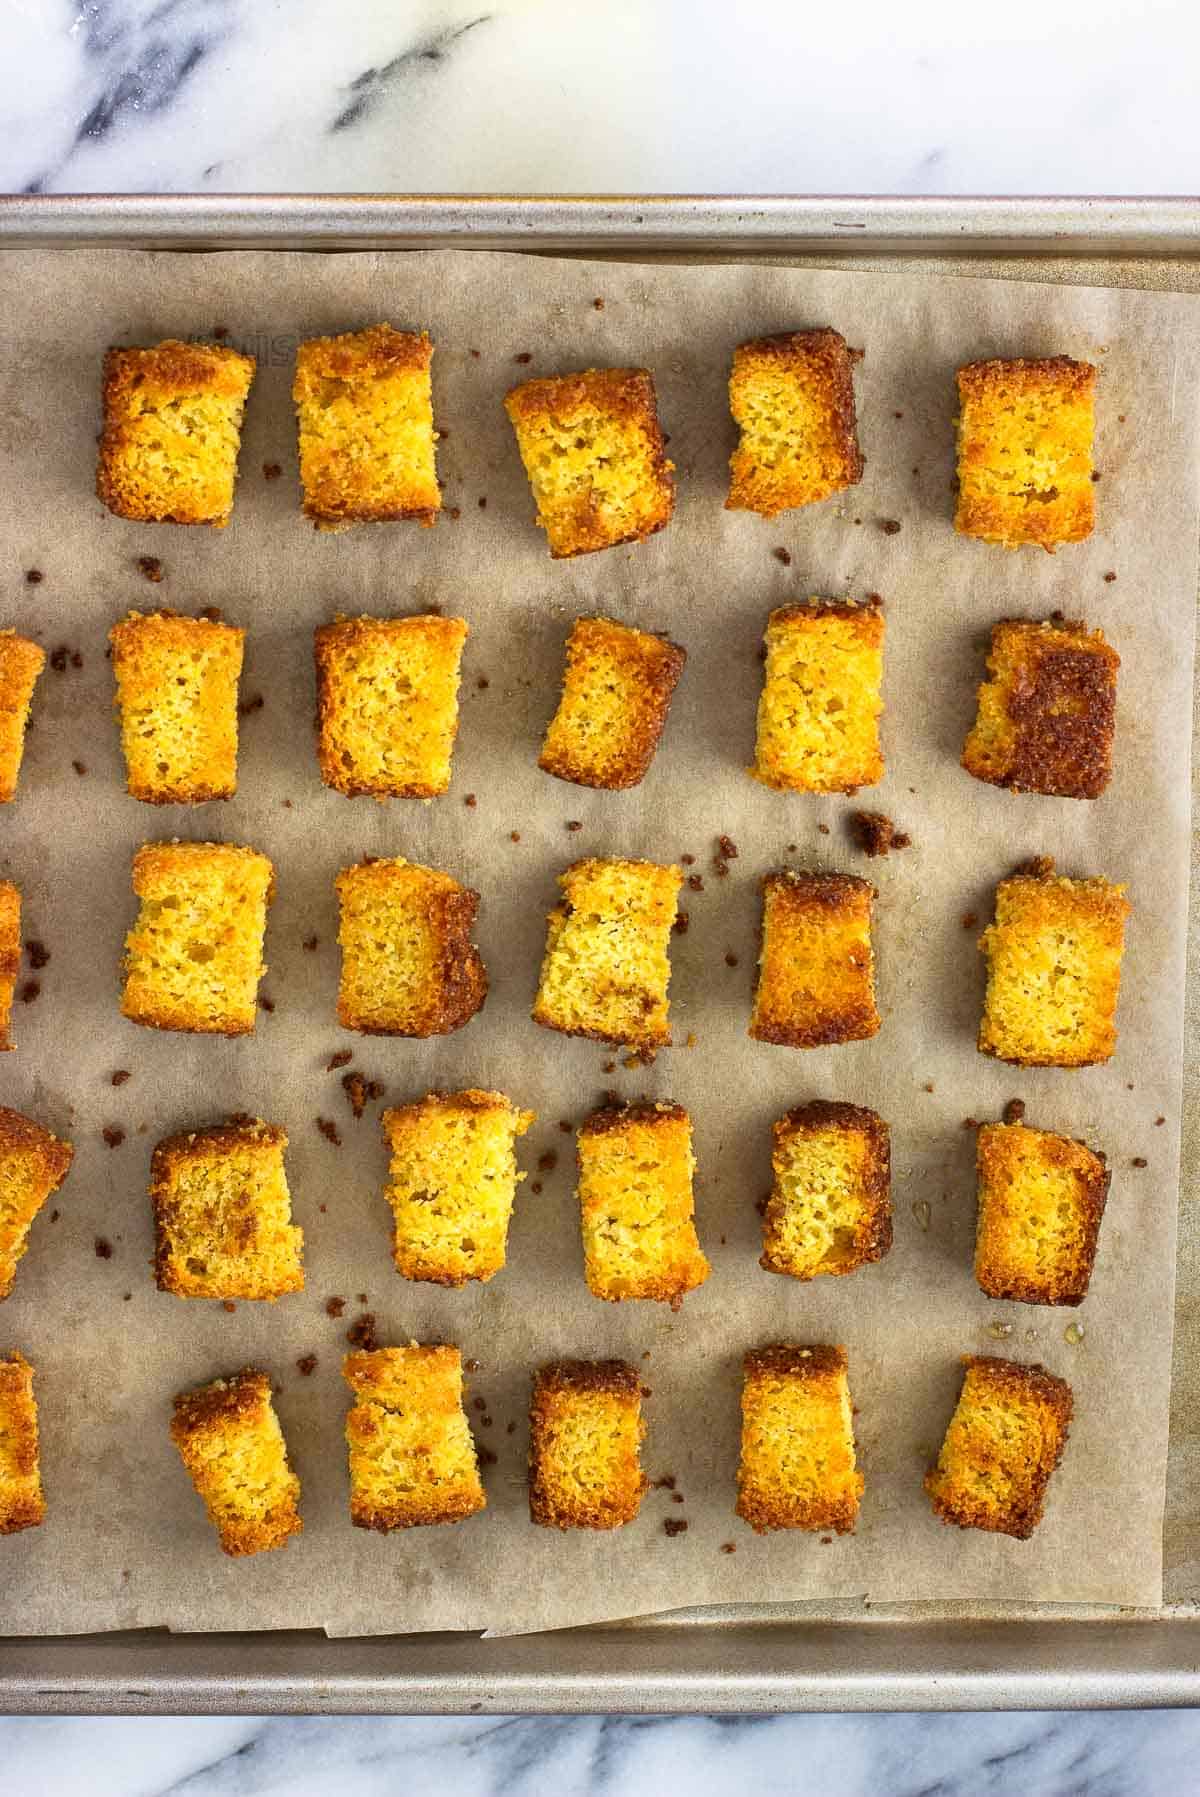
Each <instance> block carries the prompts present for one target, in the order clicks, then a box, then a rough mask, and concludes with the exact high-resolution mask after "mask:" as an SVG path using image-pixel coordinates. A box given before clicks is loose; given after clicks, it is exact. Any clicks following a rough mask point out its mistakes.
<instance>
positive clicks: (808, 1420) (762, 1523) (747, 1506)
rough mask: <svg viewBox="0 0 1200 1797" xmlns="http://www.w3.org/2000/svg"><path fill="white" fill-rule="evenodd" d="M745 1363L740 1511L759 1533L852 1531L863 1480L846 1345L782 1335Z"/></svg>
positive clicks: (757, 1349)
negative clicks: (805, 1343) (805, 1342)
mask: <svg viewBox="0 0 1200 1797" xmlns="http://www.w3.org/2000/svg"><path fill="white" fill-rule="evenodd" d="M742 1369H743V1382H742V1455H741V1459H740V1461H739V1463H738V1473H737V1488H738V1494H737V1505H736V1511H737V1514H738V1515H739V1516H740V1517H741V1519H742V1521H743V1522H748V1523H749V1524H750V1527H751V1528H752V1529H753V1530H754V1531H755V1532H756V1533H757V1534H759V1535H765V1534H767V1533H768V1532H769V1531H770V1530H772V1529H812V1530H817V1529H819V1530H821V1531H828V1530H832V1532H833V1533H834V1534H836V1535H845V1534H848V1533H850V1532H852V1531H853V1528H854V1525H855V1523H856V1521H857V1520H858V1500H859V1498H860V1497H861V1496H862V1489H863V1479H862V1474H861V1473H860V1472H859V1471H858V1467H857V1464H856V1462H855V1458H854V1412H853V1406H852V1405H851V1402H850V1382H849V1379H848V1377H847V1373H846V1350H845V1349H844V1348H837V1347H826V1346H818V1347H809V1348H801V1347H797V1346H795V1345H794V1344H793V1343H790V1342H775V1343H772V1344H771V1345H770V1346H769V1347H764V1348H752V1349H751V1350H750V1352H749V1353H748V1354H747V1355H746V1357H745V1359H744V1361H743V1362H742Z"/></svg>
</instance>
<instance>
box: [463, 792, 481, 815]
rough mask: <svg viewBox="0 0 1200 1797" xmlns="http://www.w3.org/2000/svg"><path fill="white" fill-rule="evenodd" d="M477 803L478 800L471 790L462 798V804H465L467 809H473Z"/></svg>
mask: <svg viewBox="0 0 1200 1797" xmlns="http://www.w3.org/2000/svg"><path fill="white" fill-rule="evenodd" d="M478 803H479V800H478V799H477V798H476V797H475V794H474V793H473V792H469V793H468V794H467V796H466V798H465V799H464V800H463V804H464V805H465V806H466V808H467V810H468V811H474V809H475V807H476V805H478Z"/></svg>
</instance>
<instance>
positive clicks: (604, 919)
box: [533, 857, 683, 1049]
mask: <svg viewBox="0 0 1200 1797" xmlns="http://www.w3.org/2000/svg"><path fill="white" fill-rule="evenodd" d="M558 883H559V886H560V887H561V888H562V898H561V899H560V900H559V902H558V904H557V905H556V906H555V908H554V910H553V911H551V912H550V913H549V916H548V918H547V920H546V922H547V929H546V953H545V956H544V958H543V961H542V972H541V979H540V981H539V983H538V991H537V998H536V1000H535V1001H534V1006H533V1021H534V1022H535V1023H540V1024H541V1025H542V1027H543V1029H548V1030H560V1031H561V1032H562V1033H563V1035H565V1036H591V1037H594V1038H595V1039H596V1040H597V1041H600V1042H625V1043H628V1044H629V1045H630V1046H631V1047H633V1048H642V1049H651V1048H663V1047H665V1046H666V1045H667V1044H669V1042H670V1040H671V1032H670V1030H669V1028H668V1026H667V1003H668V1001H667V987H668V985H669V983H670V979H671V963H670V960H669V959H668V955H667V948H668V944H669V943H670V940H671V928H672V926H673V924H674V922H675V898H676V895H677V893H678V891H679V888H680V886H681V885H682V883H683V875H682V873H681V872H680V870H679V868H677V867H659V866H658V865H657V863H655V862H653V861H625V860H621V859H619V858H617V857H614V858H612V859H611V860H596V859H589V860H585V861H575V862H573V863H572V865H571V866H570V867H568V868H566V869H564V871H563V872H562V873H561V874H559V876H558Z"/></svg>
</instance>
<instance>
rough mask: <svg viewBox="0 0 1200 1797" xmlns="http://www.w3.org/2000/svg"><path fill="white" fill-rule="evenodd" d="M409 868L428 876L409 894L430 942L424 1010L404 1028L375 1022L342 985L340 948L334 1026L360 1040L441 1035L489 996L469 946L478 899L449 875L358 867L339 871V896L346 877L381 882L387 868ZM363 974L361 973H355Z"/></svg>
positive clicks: (432, 870) (369, 864)
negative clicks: (368, 877) (376, 877)
mask: <svg viewBox="0 0 1200 1797" xmlns="http://www.w3.org/2000/svg"><path fill="white" fill-rule="evenodd" d="M398 865H403V866H404V867H413V868H414V869H415V871H416V872H417V873H419V874H426V875H428V876H429V878H428V880H427V881H426V883H425V885H424V888H423V890H421V892H420V893H419V894H418V893H416V892H414V893H413V894H411V895H410V899H411V902H412V904H413V905H414V906H417V907H418V908H419V910H420V913H421V916H422V918H423V919H424V921H425V922H426V923H427V924H428V927H429V931H430V935H431V937H432V939H433V945H434V946H433V953H432V956H431V959H430V961H429V966H428V979H427V987H428V991H427V997H426V999H425V1000H424V1003H423V1009H421V1008H419V1007H414V1014H413V1015H412V1016H411V1017H410V1018H409V1019H408V1020H406V1021H405V1022H404V1023H383V1022H379V1021H375V1020H373V1019H372V1018H371V1016H370V1014H369V1013H367V1012H366V1011H365V1010H363V1009H362V1008H361V1007H360V1006H358V1005H356V1004H355V1002H354V999H353V996H352V994H351V992H350V991H349V990H348V987H347V981H348V979H349V977H350V974H351V971H352V970H351V969H349V968H348V967H347V956H346V953H345V944H344V943H343V957H342V980H341V984H340V986H339V991H338V1022H339V1023H340V1024H341V1025H342V1027H343V1029H349V1030H356V1031H357V1032H358V1034H359V1035H362V1036H405V1037H415V1038H420V1039H424V1038H425V1037H428V1036H446V1035H449V1034H450V1033H451V1032H452V1031H454V1030H457V1029H461V1028H462V1027H463V1025H464V1024H465V1023H469V1022H470V1020H471V1018H472V1017H474V1015H475V1013H476V1012H477V1011H478V1010H480V1008H481V1007H482V1005H483V1002H484V1000H485V999H486V997H487V994H488V974H487V969H486V967H485V966H484V964H483V958H482V956H481V955H480V953H479V950H478V949H477V948H476V946H475V944H474V943H473V942H472V941H471V930H472V928H473V927H474V924H475V919H476V916H477V915H478V912H479V894H478V892H476V891H475V890H474V889H473V888H472V887H470V886H460V885H459V883H458V881H457V880H455V879H453V878H452V876H451V875H449V874H445V873H442V872H441V871H440V870H439V869H435V868H420V867H416V864H415V863H402V864H401V863H386V862H360V863H359V864H358V865H357V866H356V867H353V868H344V869H343V870H342V872H341V874H339V876H338V882H337V884H338V889H339V893H342V892H344V890H345V888H344V885H343V882H345V880H346V877H347V875H353V874H360V873H364V872H366V873H368V874H370V873H371V872H372V871H376V872H378V873H379V874H380V877H383V876H384V875H385V873H386V869H387V868H388V867H389V866H398ZM354 971H363V970H357V969H356V970H354Z"/></svg>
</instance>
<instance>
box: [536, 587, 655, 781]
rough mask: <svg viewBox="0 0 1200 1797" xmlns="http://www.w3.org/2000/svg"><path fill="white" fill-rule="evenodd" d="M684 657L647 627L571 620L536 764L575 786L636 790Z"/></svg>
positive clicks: (651, 759)
mask: <svg viewBox="0 0 1200 1797" xmlns="http://www.w3.org/2000/svg"><path fill="white" fill-rule="evenodd" d="M686 660H687V654H686V651H685V650H683V649H681V648H680V647H679V644H678V643H672V642H669V641H668V640H667V638H666V637H662V636H654V635H652V634H651V632H650V631H648V630H633V629H631V628H630V627H629V625H627V624H617V623H614V621H613V620H612V618H577V619H576V621H575V623H574V624H573V625H572V627H571V634H570V636H569V637H568V638H567V665H566V670H565V672H564V674H563V684H562V697H561V698H560V700H559V702H558V710H557V711H556V712H555V714H554V716H553V717H552V718H551V720H550V724H549V726H548V728H547V730H546V738H545V741H544V742H543V744H542V752H541V755H540V756H539V757H538V766H539V767H540V768H542V769H544V771H545V772H546V773H547V774H553V775H554V776H555V778H556V779H558V780H570V781H573V782H574V784H575V785H576V786H597V787H603V788H605V789H607V790H608V791H609V792H624V791H626V790H627V789H628V788H629V787H631V786H639V785H640V784H641V782H642V781H643V780H644V779H645V777H646V773H647V771H648V770H649V767H650V763H651V762H652V761H653V760H654V752H655V750H656V749H657V748H658V742H659V738H660V737H661V735H662V733H663V726H664V725H665V724H666V721H667V713H668V711H669V710H670V709H671V698H672V695H673V693H674V691H675V688H676V686H677V684H678V682H679V676H680V675H681V674H682V672H683V664H684V662H685V661H686Z"/></svg>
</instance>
